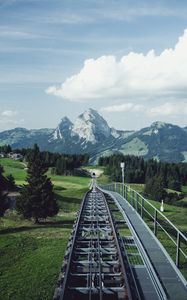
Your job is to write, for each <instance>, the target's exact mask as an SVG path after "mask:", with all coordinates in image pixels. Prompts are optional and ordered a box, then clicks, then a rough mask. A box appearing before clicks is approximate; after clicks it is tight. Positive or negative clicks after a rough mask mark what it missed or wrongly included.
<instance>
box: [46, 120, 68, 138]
mask: <svg viewBox="0 0 187 300" xmlns="http://www.w3.org/2000/svg"><path fill="white" fill-rule="evenodd" d="M72 126H73V123H72V122H71V121H70V120H69V119H68V118H67V117H64V118H62V120H61V122H60V123H59V125H58V126H57V128H56V129H55V130H54V132H53V134H52V137H51V139H50V141H51V140H59V139H60V140H62V139H64V138H65V136H66V135H67V134H69V133H70V132H71V129H72Z"/></svg>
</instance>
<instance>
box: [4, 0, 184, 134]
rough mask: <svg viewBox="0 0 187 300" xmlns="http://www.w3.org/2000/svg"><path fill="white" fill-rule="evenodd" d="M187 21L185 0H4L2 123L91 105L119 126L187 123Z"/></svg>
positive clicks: (54, 116)
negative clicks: (186, 30) (154, 122)
mask: <svg viewBox="0 0 187 300" xmlns="http://www.w3.org/2000/svg"><path fill="white" fill-rule="evenodd" d="M186 28H187V2H186V1H182V0H180V1H174V0H165V1H164V0H163V1H157V0H154V1H153V0H145V1H144V0H143V1H138V0H136V1H135V0H129V1H126V0H79V1H77V0H26V1H25V0H0V130H5V129H9V128H14V127H26V128H44V127H51V128H54V127H56V125H57V123H58V122H59V121H60V119H61V118H62V117H63V116H64V115H67V116H68V117H69V118H70V119H71V120H72V121H74V120H75V118H76V117H77V115H78V114H80V113H81V112H83V111H84V110H85V109H87V108H89V107H92V108H94V109H96V110H98V111H99V112H100V113H101V114H102V115H103V116H104V117H105V118H106V119H107V121H108V123H109V124H110V125H111V126H114V127H116V128H119V129H138V128H141V127H145V126H147V125H150V124H151V123H152V122H153V121H155V120H161V121H165V122H172V123H175V124H179V125H180V126H187V121H186V119H187V118H186V117H187V97H186V93H187V91H186V86H187V84H186V83H187V74H186V73H187V71H186V70H187V69H186V68H185V66H186V67H187V54H186V53H187V51H186V49H187V33H186V32H185V33H184V30H185V29H186ZM179 37H181V39H180V40H179ZM176 45H177V46H176ZM152 49H153V50H154V52H150V50H152ZM166 49H170V51H169V50H167V51H166ZM130 53H131V54H130ZM185 72H186V73H185Z"/></svg>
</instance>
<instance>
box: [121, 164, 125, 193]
mask: <svg viewBox="0 0 187 300" xmlns="http://www.w3.org/2000/svg"><path fill="white" fill-rule="evenodd" d="M120 167H121V174H122V196H123V197H124V184H125V175H124V170H125V163H124V162H121V163H120Z"/></svg>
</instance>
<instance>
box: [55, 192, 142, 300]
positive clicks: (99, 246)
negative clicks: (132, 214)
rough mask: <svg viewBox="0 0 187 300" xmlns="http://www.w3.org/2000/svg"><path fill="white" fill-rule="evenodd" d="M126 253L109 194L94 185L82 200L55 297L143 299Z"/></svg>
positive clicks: (61, 299)
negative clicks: (137, 289) (113, 215)
mask: <svg viewBox="0 0 187 300" xmlns="http://www.w3.org/2000/svg"><path fill="white" fill-rule="evenodd" d="M124 255H125V253H124V249H122V247H121V243H120V237H119V235H118V233H117V231H116V228H115V224H114V222H113V219H112V215H111V212H110V210H109V207H108V204H107V201H106V198H105V196H104V194H103V193H102V192H101V191H100V190H98V189H97V188H95V187H93V188H92V189H91V191H89V192H87V194H86V195H85V197H84V199H83V201H82V205H81V208H80V211H79V214H78V216H77V220H76V222H75V224H74V227H73V230H72V235H71V238H70V240H69V243H68V247H67V251H66V254H65V258H64V263H63V266H62V269H61V273H60V276H59V280H58V287H57V289H56V291H55V295H54V298H53V299H55V300H98V299H99V300H105V299H107V300H117V299H121V300H122V299H124V300H132V299H133V300H137V299H139V297H138V292H137V291H136V284H135V282H134V280H133V276H132V273H131V272H130V267H129V265H128V260H126V259H125V257H124Z"/></svg>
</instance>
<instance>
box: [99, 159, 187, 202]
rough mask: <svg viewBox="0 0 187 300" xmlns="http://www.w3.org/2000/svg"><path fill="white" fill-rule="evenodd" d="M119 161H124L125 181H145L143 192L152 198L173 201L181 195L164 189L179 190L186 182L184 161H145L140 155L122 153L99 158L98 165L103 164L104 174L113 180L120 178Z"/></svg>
mask: <svg viewBox="0 0 187 300" xmlns="http://www.w3.org/2000/svg"><path fill="white" fill-rule="evenodd" d="M121 162H124V163H125V172H124V175H125V182H126V183H143V184H144V183H145V190H144V192H145V194H146V195H148V196H151V197H152V198H153V199H155V200H159V201H160V200H161V199H165V200H166V201H167V202H171V201H172V202H174V201H176V200H179V199H181V198H182V197H183V196H182V195H180V194H179V193H168V192H167V191H166V189H172V190H175V191H178V192H180V191H181V188H182V185H186V184H187V164H186V163H168V162H162V161H157V160H154V159H150V160H147V161H146V160H144V159H143V158H141V157H137V156H132V155H126V156H124V155H123V154H114V155H111V156H108V157H100V159H99V165H100V166H105V174H106V175H110V177H111V180H113V181H121V180H122V178H121V176H122V175H121V168H120V163H121Z"/></svg>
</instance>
